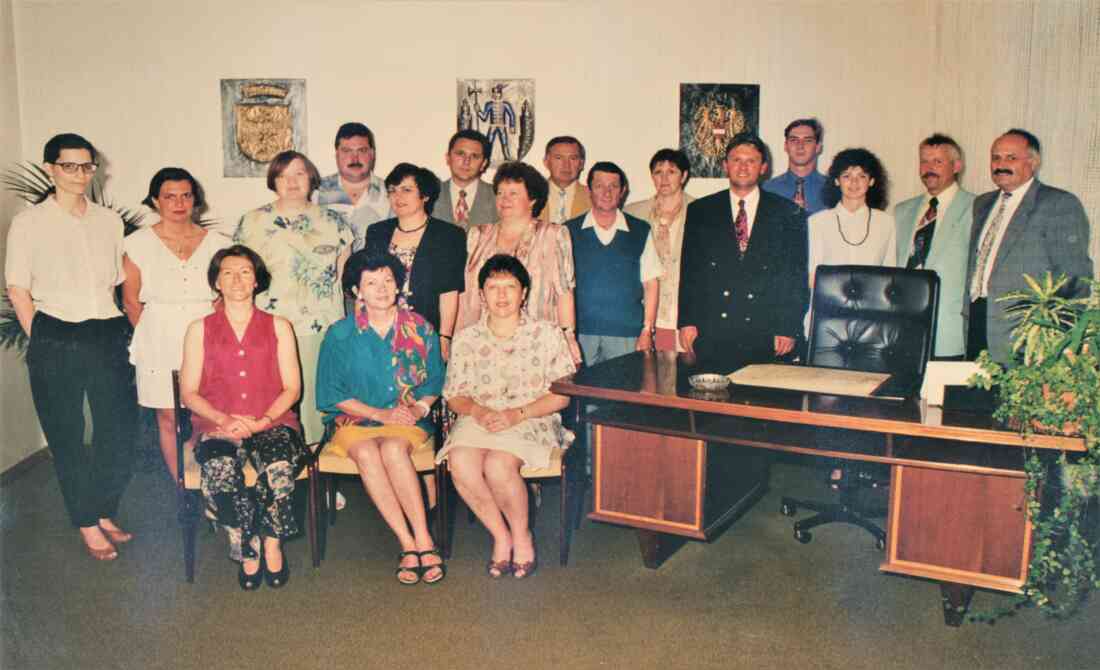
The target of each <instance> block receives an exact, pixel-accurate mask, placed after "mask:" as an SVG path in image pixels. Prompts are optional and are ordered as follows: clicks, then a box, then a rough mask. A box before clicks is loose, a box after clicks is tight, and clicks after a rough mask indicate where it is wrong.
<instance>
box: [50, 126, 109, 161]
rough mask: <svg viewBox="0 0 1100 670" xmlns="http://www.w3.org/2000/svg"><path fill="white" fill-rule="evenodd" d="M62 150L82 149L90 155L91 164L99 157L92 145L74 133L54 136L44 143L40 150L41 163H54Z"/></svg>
mask: <svg viewBox="0 0 1100 670" xmlns="http://www.w3.org/2000/svg"><path fill="white" fill-rule="evenodd" d="M64 149H84V150H86V151H87V152H88V153H90V154H91V155H92V162H93V163H94V162H95V161H96V157H97V156H98V155H99V154H98V153H97V152H96V150H95V147H93V146H92V143H91V142H89V141H88V140H86V139H84V138H83V137H81V136H80V135H77V134H76V133H61V134H60V135H54V136H53V137H51V138H50V139H49V141H48V142H46V146H45V147H43V148H42V162H43V163H56V162H57V159H58V158H60V157H61V152H62V150H64Z"/></svg>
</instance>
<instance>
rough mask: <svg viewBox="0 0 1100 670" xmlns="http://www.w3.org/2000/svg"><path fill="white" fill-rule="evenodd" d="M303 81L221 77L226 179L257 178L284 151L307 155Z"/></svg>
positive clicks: (304, 85)
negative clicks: (292, 150)
mask: <svg viewBox="0 0 1100 670" xmlns="http://www.w3.org/2000/svg"><path fill="white" fill-rule="evenodd" d="M305 89H306V82H305V80H304V79H222V80H221V92H222V153H223V158H224V161H223V163H224V170H223V174H224V176H226V177H262V176H265V175H266V174H267V164H268V163H270V162H271V160H272V159H273V158H275V156H277V155H278V154H279V153H280V152H282V151H286V150H288V149H296V150H298V151H301V152H302V153H305V151H306V103H305Z"/></svg>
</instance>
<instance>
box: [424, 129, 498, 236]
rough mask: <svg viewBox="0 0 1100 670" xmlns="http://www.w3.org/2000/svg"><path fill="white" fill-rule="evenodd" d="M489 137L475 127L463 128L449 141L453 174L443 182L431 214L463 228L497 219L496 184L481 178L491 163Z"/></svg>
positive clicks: (449, 163) (449, 161)
mask: <svg viewBox="0 0 1100 670" xmlns="http://www.w3.org/2000/svg"><path fill="white" fill-rule="evenodd" d="M489 155H490V154H489V139H488V138H487V137H485V135H483V134H481V133H479V132H478V131H476V130H460V131H458V132H457V133H455V134H454V135H452V136H451V141H450V142H448V143H447V168H448V169H450V171H451V178H450V179H448V180H447V181H445V182H443V185H442V188H441V189H440V193H439V200H438V201H436V203H435V209H433V210H432V216H434V217H435V218H437V219H440V220H442V221H447V222H448V223H453V224H455V225H456V226H458V227H460V228H462V229H463V230H468V229H469V228H470V226H476V225H478V224H481V223H496V221H497V206H496V196H495V195H494V194H493V187H492V186H490V185H489V184H488V183H486V182H485V181H483V180H482V179H481V174H482V173H483V172H485V168H487V167H489Z"/></svg>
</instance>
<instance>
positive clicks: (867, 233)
mask: <svg viewBox="0 0 1100 670" xmlns="http://www.w3.org/2000/svg"><path fill="white" fill-rule="evenodd" d="M834 216H836V232H838V233H840V239H842V240H844V243H845V244H847V245H848V246H850V247H862V246H863V243H864V242H866V241H867V238H868V237H870V236H871V208H870V207H868V208H867V230H865V231H863V239H862V240H860V241H859V242H852V241H851V240H849V239H848V238H847V237H845V236H844V229H843V228H841V227H840V215H839V214H834Z"/></svg>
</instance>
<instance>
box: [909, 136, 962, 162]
mask: <svg viewBox="0 0 1100 670" xmlns="http://www.w3.org/2000/svg"><path fill="white" fill-rule="evenodd" d="M918 146H921V147H948V148H950V149H951V151H952V152H953V153H954V154H955V160H957V161H961V160H962V157H963V152H962V147H960V146H959V143H958V142H956V141H955V140H954V139H952V138H951V137H950V136H949V135H944V134H943V133H932V134H931V135H929V136H928V137H926V138H924V139H923V140H921V141H920V144H919V145H918Z"/></svg>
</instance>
